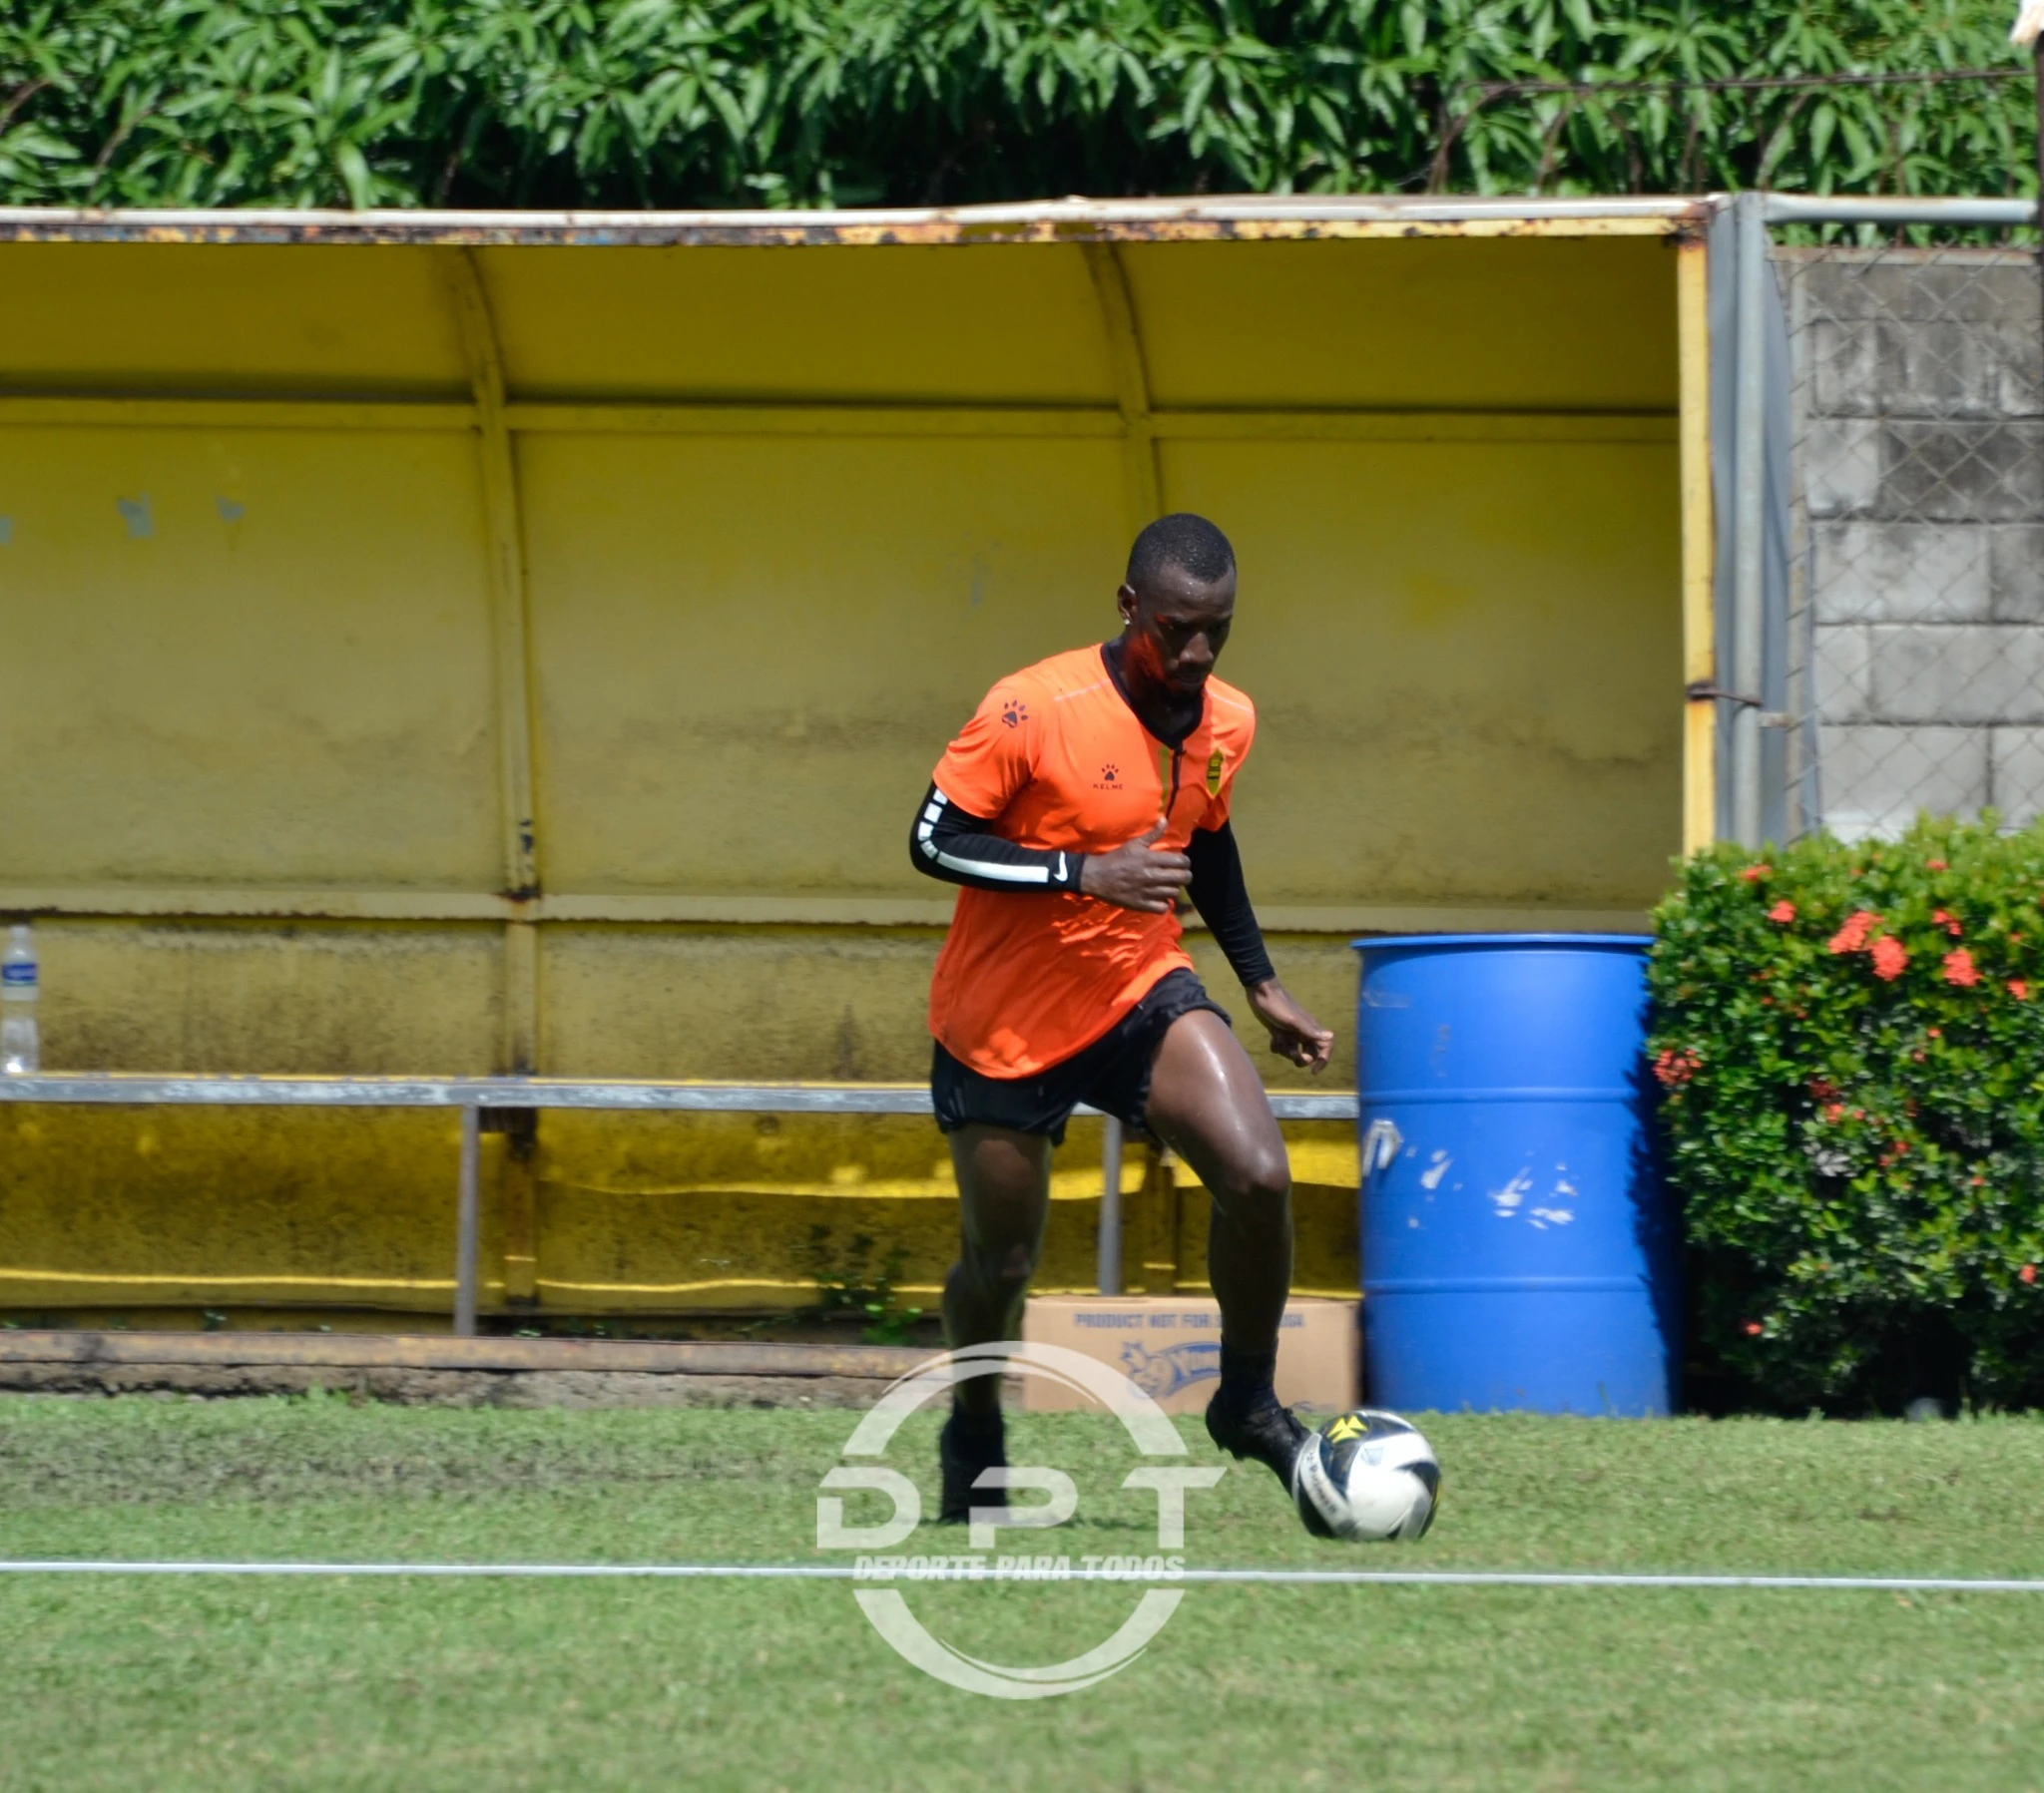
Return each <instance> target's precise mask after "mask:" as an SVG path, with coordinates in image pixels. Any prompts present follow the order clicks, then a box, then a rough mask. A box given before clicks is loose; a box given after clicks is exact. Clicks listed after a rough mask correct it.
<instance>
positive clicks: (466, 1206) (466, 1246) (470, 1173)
mask: <svg viewBox="0 0 2044 1793" xmlns="http://www.w3.org/2000/svg"><path fill="white" fill-rule="evenodd" d="M481 1156H482V1111H481V1110H480V1109H478V1108H477V1107H476V1106H475V1105H474V1104H473V1103H467V1104H464V1105H463V1106H462V1110H461V1182H460V1186H459V1193H458V1195H457V1197H456V1201H455V1220H454V1336H455V1337H456V1338H463V1339H472V1338H474V1337H475V1257H476V1210H477V1208H478V1206H479V1205H480V1203H479V1201H478V1199H477V1194H476V1169H477V1162H478V1160H479V1159H480V1157H481Z"/></svg>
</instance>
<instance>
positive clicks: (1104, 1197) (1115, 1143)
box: [1098, 1115, 1122, 1295]
mask: <svg viewBox="0 0 2044 1793" xmlns="http://www.w3.org/2000/svg"><path fill="white" fill-rule="evenodd" d="M1100 1133H1101V1147H1100V1174H1101V1188H1100V1268H1099V1272H1098V1280H1099V1283H1100V1292H1101V1293H1102V1294H1103V1295H1119V1294H1120V1293H1121V1292H1122V1123H1121V1122H1120V1121H1117V1120H1116V1119H1115V1118H1114V1117H1113V1116H1112V1115H1107V1116H1103V1117H1102V1118H1101V1122H1100Z"/></svg>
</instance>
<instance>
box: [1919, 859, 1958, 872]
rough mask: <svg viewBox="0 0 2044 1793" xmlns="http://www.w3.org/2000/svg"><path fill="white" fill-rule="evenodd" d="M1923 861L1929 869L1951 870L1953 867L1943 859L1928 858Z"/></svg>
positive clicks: (1937, 870)
mask: <svg viewBox="0 0 2044 1793" xmlns="http://www.w3.org/2000/svg"><path fill="white" fill-rule="evenodd" d="M1923 863H1924V865H1925V866H1926V867H1927V868H1928V869H1929V870H1931V871H1934V872H1948V871H1950V870H1951V867H1950V866H1948V865H1947V864H1945V862H1944V861H1943V860H1942V859H1926V860H1925V861H1924V862H1923Z"/></svg>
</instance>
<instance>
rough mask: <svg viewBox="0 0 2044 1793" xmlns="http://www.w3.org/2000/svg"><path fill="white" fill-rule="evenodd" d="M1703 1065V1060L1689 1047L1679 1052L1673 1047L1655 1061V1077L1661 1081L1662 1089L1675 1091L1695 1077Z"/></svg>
mask: <svg viewBox="0 0 2044 1793" xmlns="http://www.w3.org/2000/svg"><path fill="white" fill-rule="evenodd" d="M1702 1065H1703V1060H1701V1059H1700V1058H1698V1057H1697V1055H1696V1054H1695V1053H1693V1052H1691V1051H1690V1050H1689V1049H1688V1048H1687V1047H1685V1048H1684V1049H1683V1050H1682V1051H1681V1052H1677V1051H1676V1050H1675V1048H1674V1047H1672V1046H1671V1047H1669V1048H1668V1050H1667V1051H1666V1052H1664V1053H1662V1055H1661V1056H1660V1057H1659V1058H1658V1059H1656V1060H1655V1061H1654V1075H1655V1076H1656V1077H1657V1078H1659V1079H1660V1080H1661V1087H1662V1089H1664V1090H1674V1089H1677V1088H1679V1087H1680V1086H1681V1085H1683V1084H1686V1083H1688V1082H1689V1080H1690V1079H1691V1078H1693V1077H1695V1076H1696V1074H1697V1072H1698V1070H1699V1069H1700V1068H1701V1067H1702Z"/></svg>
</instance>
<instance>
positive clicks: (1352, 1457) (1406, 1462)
mask: <svg viewBox="0 0 2044 1793" xmlns="http://www.w3.org/2000/svg"><path fill="white" fill-rule="evenodd" d="M1291 1498H1292V1499H1293V1500H1294V1501H1296V1502H1297V1503H1298V1517H1299V1518H1300V1519H1302V1520H1304V1521H1305V1529H1306V1530H1307V1531H1308V1532H1310V1533H1311V1534H1312V1535H1313V1536H1314V1537H1315V1538H1339V1539H1344V1540H1346V1541H1347V1542H1349V1543H1351V1544H1374V1543H1379V1542H1382V1541H1385V1540H1390V1539H1396V1540H1398V1541H1399V1542H1400V1543H1409V1542H1410V1541H1411V1540H1413V1539H1415V1538H1422V1537H1424V1536H1425V1535H1426V1529H1427V1527H1428V1526H1430V1525H1432V1524H1433V1516H1434V1513H1435V1512H1436V1510H1437V1509H1438V1508H1439V1506H1440V1500H1441V1466H1440V1463H1439V1462H1438V1460H1437V1459H1436V1458H1435V1457H1434V1454H1433V1447H1432V1446H1431V1445H1430V1444H1428V1443H1427V1442H1426V1440H1425V1439H1423V1438H1421V1437H1420V1435H1419V1433H1418V1432H1417V1431H1416V1430H1415V1429H1414V1428H1413V1427H1412V1426H1411V1425H1410V1424H1408V1423H1407V1422H1406V1421H1404V1420H1401V1419H1400V1418H1399V1417H1398V1416H1397V1415H1396V1414H1395V1413H1384V1412H1382V1411H1380V1410H1379V1409H1376V1408H1372V1407H1358V1408H1356V1409H1355V1410H1354V1411H1352V1412H1350V1413H1344V1414H1339V1415H1337V1416H1336V1417H1335V1418H1333V1419H1331V1420H1329V1421H1328V1422H1327V1423H1326V1424H1325V1425H1324V1426H1322V1427H1321V1428H1320V1429H1319V1431H1317V1432H1315V1433H1314V1434H1313V1435H1312V1436H1311V1437H1310V1438H1308V1439H1307V1440H1306V1441H1305V1443H1304V1444H1303V1445H1302V1446H1301V1447H1300V1448H1299V1453H1298V1456H1297V1458H1296V1459H1295V1460H1294V1462H1293V1463H1292V1466H1291Z"/></svg>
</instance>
